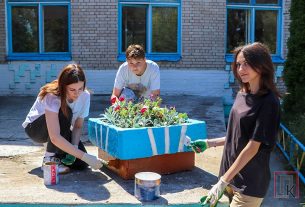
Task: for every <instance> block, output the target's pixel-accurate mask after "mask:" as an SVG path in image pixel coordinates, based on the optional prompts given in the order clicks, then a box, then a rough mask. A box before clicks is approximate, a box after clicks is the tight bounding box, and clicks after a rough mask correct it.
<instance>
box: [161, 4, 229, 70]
mask: <svg viewBox="0 0 305 207" xmlns="http://www.w3.org/2000/svg"><path fill="white" fill-rule="evenodd" d="M225 27H226V0H205V1H202V0H185V1H182V59H181V61H179V62H164V63H160V65H161V67H165V68H197V69H201V70H202V69H203V68H204V69H218V70H223V69H224V67H225V60H224V56H225V30H226V28H225Z"/></svg>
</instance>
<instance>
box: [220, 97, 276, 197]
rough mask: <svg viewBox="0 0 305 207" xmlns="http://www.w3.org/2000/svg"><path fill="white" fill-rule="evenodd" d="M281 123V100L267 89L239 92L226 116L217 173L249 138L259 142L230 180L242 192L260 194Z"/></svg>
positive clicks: (263, 188) (227, 165)
mask: <svg viewBox="0 0 305 207" xmlns="http://www.w3.org/2000/svg"><path fill="white" fill-rule="evenodd" d="M279 125H280V103H279V99H278V98H277V96H276V95H275V94H274V93H273V92H271V91H269V92H268V93H267V94H264V95H261V96H258V95H253V94H248V93H243V92H239V93H238V94H237V96H236V100H235V102H234V104H233V107H232V110H231V112H230V116H229V122H228V129H227V135H226V142H225V146H224V151H223V157H222V161H221V167H220V172H219V176H222V175H224V174H225V173H226V171H227V170H228V169H229V168H230V166H231V165H232V164H233V163H234V161H235V160H236V158H237V157H238V155H239V154H240V152H241V151H242V150H243V149H244V148H245V146H246V145H247V144H248V142H249V140H254V141H258V142H261V145H260V148H259V150H258V152H257V154H256V155H255V156H254V157H253V158H252V159H251V160H250V161H249V162H248V163H247V164H246V165H245V167H244V168H243V169H242V170H241V171H240V172H239V173H238V174H237V175H236V176H235V177H234V178H233V180H232V181H231V184H232V185H234V186H235V187H237V188H241V189H244V191H243V192H242V193H243V194H245V195H249V196H255V197H259V198H263V197H264V196H265V195H266V193H267V189H268V185H269V181H270V168H269V160H270V153H271V151H272V150H273V148H274V146H275V142H276V136H277V132H278V129H279Z"/></svg>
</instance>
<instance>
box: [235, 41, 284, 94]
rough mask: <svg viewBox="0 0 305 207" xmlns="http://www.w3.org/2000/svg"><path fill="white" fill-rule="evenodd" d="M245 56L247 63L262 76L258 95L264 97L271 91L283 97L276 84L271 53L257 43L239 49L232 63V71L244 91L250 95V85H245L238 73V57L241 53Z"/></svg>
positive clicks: (236, 50)
mask: <svg viewBox="0 0 305 207" xmlns="http://www.w3.org/2000/svg"><path fill="white" fill-rule="evenodd" d="M241 52H242V54H243V55H244V58H245V60H246V62H247V63H248V64H249V65H250V66H251V68H253V70H254V71H256V72H257V73H258V74H260V83H259V90H258V92H257V93H256V94H257V95H263V94H266V93H268V91H269V90H271V91H272V92H274V93H275V94H276V95H277V96H278V97H281V95H280V93H279V92H278V90H277V89H276V86H275V83H274V67H273V63H272V59H271V56H270V52H269V49H268V47H267V46H265V45H264V44H262V43H259V42H255V43H252V44H248V45H245V46H241V47H238V48H236V49H235V50H234V54H235V57H234V61H233V63H232V70H233V73H234V76H235V78H236V79H237V80H238V82H239V85H240V88H241V90H242V91H245V92H247V93H250V85H249V83H243V82H242V80H241V78H240V76H239V75H238V71H237V63H236V60H237V56H238V55H239V53H241Z"/></svg>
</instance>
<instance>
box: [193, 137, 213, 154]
mask: <svg viewBox="0 0 305 207" xmlns="http://www.w3.org/2000/svg"><path fill="white" fill-rule="evenodd" d="M189 147H191V148H192V150H193V151H194V152H196V153H200V152H204V151H205V150H206V149H207V148H209V145H208V142H207V140H206V139H197V140H195V141H191V142H190V144H189Z"/></svg>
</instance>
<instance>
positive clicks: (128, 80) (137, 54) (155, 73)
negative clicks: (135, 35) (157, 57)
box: [111, 45, 160, 100]
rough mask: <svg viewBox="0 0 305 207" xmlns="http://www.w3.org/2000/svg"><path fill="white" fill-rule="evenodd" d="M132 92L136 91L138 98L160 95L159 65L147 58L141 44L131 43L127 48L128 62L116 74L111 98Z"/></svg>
mask: <svg viewBox="0 0 305 207" xmlns="http://www.w3.org/2000/svg"><path fill="white" fill-rule="evenodd" d="M130 90H131V91H130ZM130 92H131V93H132V92H133V93H134V95H135V96H136V97H135V98H136V99H140V98H156V97H157V96H159V95H160V71H159V66H158V65H157V64H156V63H155V62H153V61H151V60H146V58H145V51H144V49H143V47H142V46H140V45H130V46H129V47H128V48H127V50H126V62H125V63H123V64H122V65H121V66H120V67H119V70H118V72H117V74H116V77H115V81H114V88H113V92H112V96H111V100H115V99H118V98H119V97H120V96H123V97H124V96H125V97H124V98H126V94H128V93H129V94H131V93H130ZM133 93H132V94H133ZM127 99H129V98H128V97H127ZM130 99H133V98H130Z"/></svg>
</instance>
